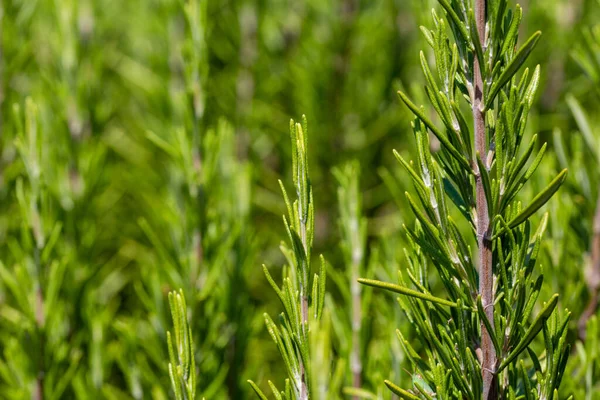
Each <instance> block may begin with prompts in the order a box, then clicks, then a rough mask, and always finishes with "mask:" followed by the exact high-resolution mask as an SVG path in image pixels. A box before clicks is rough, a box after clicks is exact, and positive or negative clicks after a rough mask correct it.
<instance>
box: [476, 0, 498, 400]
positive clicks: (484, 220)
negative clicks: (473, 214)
mask: <svg viewBox="0 0 600 400" xmlns="http://www.w3.org/2000/svg"><path fill="white" fill-rule="evenodd" d="M485 9H486V0H475V23H476V25H477V33H478V34H479V39H480V41H481V47H482V48H484V46H485ZM473 58H474V61H473V81H474V85H473V122H474V135H475V150H476V151H477V153H479V155H480V157H481V158H482V160H483V161H484V166H485V167H486V168H487V167H488V166H487V162H486V154H487V144H486V133H485V114H484V112H483V108H484V99H483V79H482V77H481V68H482V66H480V65H479V60H478V59H477V57H473ZM474 165H475V176H476V179H475V182H476V187H475V191H476V211H477V245H478V248H479V294H480V295H481V302H482V304H483V309H484V311H485V315H486V316H487V318H488V320H489V321H490V323H491V325H492V327H493V326H494V274H493V268H492V265H493V264H492V242H491V240H490V237H489V228H490V217H489V214H488V204H487V200H486V197H485V191H484V188H483V180H482V177H481V173H480V171H479V168H478V167H477V163H474ZM481 351H482V362H481V372H482V378H483V396H482V398H483V400H492V399H497V398H498V389H497V379H496V374H495V370H496V361H497V355H496V350H495V349H494V346H493V343H492V338H491V336H490V332H488V331H487V328H486V326H485V324H484V323H483V321H482V322H481Z"/></svg>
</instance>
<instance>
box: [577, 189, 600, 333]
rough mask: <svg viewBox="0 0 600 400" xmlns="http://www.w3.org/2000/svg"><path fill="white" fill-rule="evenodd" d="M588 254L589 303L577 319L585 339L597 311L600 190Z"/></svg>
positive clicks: (580, 331) (599, 280)
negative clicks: (588, 322)
mask: <svg viewBox="0 0 600 400" xmlns="http://www.w3.org/2000/svg"><path fill="white" fill-rule="evenodd" d="M590 247H591V248H590V252H591V253H592V259H591V264H590V265H589V270H587V271H586V272H587V273H586V282H587V286H588V291H589V292H590V301H589V302H588V305H587V307H586V308H585V310H584V312H583V314H582V315H581V317H580V318H579V323H578V325H579V337H580V338H581V339H585V330H586V325H587V321H588V319H590V318H591V317H592V315H594V313H595V312H596V309H598V301H599V300H600V299H599V298H598V290H599V289H600V189H599V191H598V200H597V202H596V213H595V215H594V224H593V236H592V241H591V243H590Z"/></svg>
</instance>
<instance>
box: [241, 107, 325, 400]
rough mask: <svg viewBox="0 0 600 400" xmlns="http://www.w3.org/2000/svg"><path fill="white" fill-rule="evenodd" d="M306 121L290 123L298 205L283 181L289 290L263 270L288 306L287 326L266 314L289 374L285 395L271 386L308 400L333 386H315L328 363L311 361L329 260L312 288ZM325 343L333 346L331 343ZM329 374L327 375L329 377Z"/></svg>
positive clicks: (311, 211)
mask: <svg viewBox="0 0 600 400" xmlns="http://www.w3.org/2000/svg"><path fill="white" fill-rule="evenodd" d="M302 122H303V123H302V124H300V123H296V122H294V121H293V120H292V121H290V136H291V141H292V171H293V182H294V187H295V190H296V195H297V199H296V200H294V202H293V203H291V202H290V199H289V197H288V195H287V192H286V190H285V187H284V185H283V183H282V182H281V181H280V182H279V184H280V186H281V191H282V192H283V198H284V200H285V204H286V207H287V212H288V215H287V217H286V216H284V217H283V223H284V225H285V228H286V231H287V233H288V239H289V245H290V247H291V248H290V247H287V246H285V245H283V244H282V246H281V251H282V252H283V254H284V255H285V257H286V259H287V261H288V266H287V267H286V268H285V270H284V273H283V286H282V287H281V288H280V287H279V286H278V285H277V284H276V283H275V281H274V280H273V278H272V277H271V275H270V273H269V270H268V269H267V267H266V266H264V267H263V270H264V272H265V275H266V277H267V280H268V281H269V283H270V284H271V286H272V287H273V289H274V290H275V293H276V294H277V297H278V298H279V300H280V301H281V304H282V305H283V308H284V312H283V313H282V314H281V315H280V322H281V323H280V325H279V326H277V325H276V324H275V322H273V320H272V319H271V317H269V315H268V314H265V323H266V326H267V329H268V331H269V334H270V335H271V337H272V338H273V341H274V342H275V344H276V345H277V348H278V350H279V352H280V354H281V356H282V358H283V361H284V365H285V368H286V372H287V374H288V379H287V380H286V384H285V390H284V391H280V390H279V389H277V388H276V386H275V385H274V384H273V383H271V382H270V381H269V386H271V389H272V391H273V394H274V396H275V398H282V397H283V398H285V399H300V400H305V399H309V398H311V397H312V396H313V394H314V393H315V392H316V393H327V387H323V385H324V384H325V383H326V382H327V380H326V379H325V380H323V379H320V380H319V382H318V383H317V384H316V385H315V387H314V388H313V384H312V378H313V368H314V367H315V366H318V365H322V364H313V362H312V361H311V356H312V353H311V350H312V348H311V345H310V340H309V338H310V337H311V325H312V324H313V323H318V321H319V320H320V319H321V315H322V314H323V306H324V303H325V282H326V277H327V275H326V267H325V259H324V258H323V257H321V267H320V269H319V273H318V274H316V273H315V274H314V277H313V279H312V285H310V282H309V277H310V273H311V253H312V247H313V239H314V231H315V220H314V215H315V214H314V213H315V211H314V203H313V192H312V186H311V182H310V177H309V174H308V156H307V149H308V124H307V122H306V117H303V121H302ZM320 329H323V330H324V331H323V335H329V328H328V326H327V325H325V326H324V327H321V328H320ZM323 340H324V343H325V344H327V342H328V340H326V339H323ZM316 341H317V340H315V339H313V340H312V342H313V346H314V345H315V342H316ZM322 352H323V351H320V352H319V353H317V354H319V355H321V357H323V358H324V360H325V361H328V359H329V357H327V356H325V355H323V354H322ZM325 352H327V350H325ZM324 360H323V359H321V360H320V361H321V362H323V361H324ZM322 372H323V371H321V373H322ZM321 373H319V374H317V376H319V375H321ZM327 376H328V374H327V373H326V374H325V375H324V377H327ZM249 382H250V385H251V386H252V388H253V389H254V390H255V391H256V393H257V394H258V396H259V397H260V398H266V396H265V395H264V394H263V392H262V391H261V390H260V389H259V388H258V387H257V386H256V384H255V383H254V382H252V381H249ZM318 398H320V397H318Z"/></svg>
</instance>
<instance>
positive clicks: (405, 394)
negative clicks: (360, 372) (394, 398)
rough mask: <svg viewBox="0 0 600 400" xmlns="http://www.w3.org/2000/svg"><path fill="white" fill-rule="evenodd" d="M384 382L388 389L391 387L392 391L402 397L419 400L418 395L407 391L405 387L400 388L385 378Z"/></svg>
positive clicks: (407, 399)
mask: <svg viewBox="0 0 600 400" xmlns="http://www.w3.org/2000/svg"><path fill="white" fill-rule="evenodd" d="M383 382H384V383H385V385H386V386H387V387H388V389H390V390H391V391H392V393H394V394H396V395H398V396H400V398H401V399H406V400H419V398H418V397H417V396H415V395H414V394H412V393H410V392H407V391H406V390H404V389H401V388H399V387H398V386H396V385H394V384H393V383H392V382H390V381H388V380H385V381H383Z"/></svg>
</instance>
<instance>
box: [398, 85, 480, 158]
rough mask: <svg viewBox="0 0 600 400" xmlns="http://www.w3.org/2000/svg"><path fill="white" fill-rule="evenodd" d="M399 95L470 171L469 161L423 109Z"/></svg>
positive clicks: (402, 94)
mask: <svg viewBox="0 0 600 400" xmlns="http://www.w3.org/2000/svg"><path fill="white" fill-rule="evenodd" d="M398 95H399V96H400V99H401V100H402V101H403V102H404V104H406V106H407V107H408V108H410V110H411V111H412V112H413V114H415V115H416V116H417V117H419V119H420V120H421V121H423V123H424V124H425V125H426V126H427V128H429V130H431V132H432V133H433V134H434V135H435V137H437V138H438V140H439V141H440V143H442V145H443V146H444V148H446V150H448V152H450V154H452V156H453V157H454V158H455V159H456V160H457V161H458V162H459V163H460V164H461V165H463V167H465V168H468V169H470V168H471V167H470V165H469V163H468V161H467V159H466V158H465V157H464V156H463V155H462V154H461V153H460V152H459V151H458V150H457V149H456V147H454V146H453V145H452V143H450V141H449V140H448V138H447V137H446V135H444V134H443V133H442V132H441V131H440V130H439V129H438V128H437V127H436V126H435V125H434V124H433V122H431V120H430V119H429V118H427V117H426V116H425V114H424V113H423V111H421V109H419V107H417V106H416V105H414V103H412V102H411V101H410V100H409V99H408V97H407V96H406V95H405V94H404V93H402V92H400V91H398Z"/></svg>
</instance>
